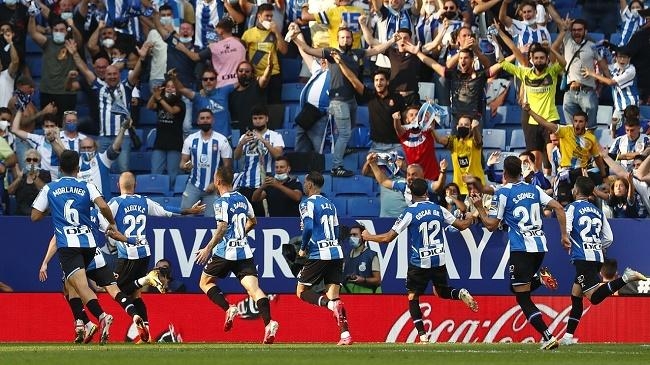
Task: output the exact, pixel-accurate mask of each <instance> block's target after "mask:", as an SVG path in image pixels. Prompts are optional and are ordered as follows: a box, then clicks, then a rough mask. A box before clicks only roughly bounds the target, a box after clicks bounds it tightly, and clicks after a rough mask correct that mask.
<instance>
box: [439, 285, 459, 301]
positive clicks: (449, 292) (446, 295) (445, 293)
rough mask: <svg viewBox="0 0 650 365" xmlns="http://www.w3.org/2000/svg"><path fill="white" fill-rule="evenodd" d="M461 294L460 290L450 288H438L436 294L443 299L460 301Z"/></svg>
mask: <svg viewBox="0 0 650 365" xmlns="http://www.w3.org/2000/svg"><path fill="white" fill-rule="evenodd" d="M454 291H456V293H455V294H456V295H454ZM459 292H460V291H459V290H457V289H454V288H452V287H450V286H436V293H437V294H438V296H439V297H440V298H442V299H458V293H459Z"/></svg>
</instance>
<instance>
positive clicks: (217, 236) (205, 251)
mask: <svg viewBox="0 0 650 365" xmlns="http://www.w3.org/2000/svg"><path fill="white" fill-rule="evenodd" d="M227 229H228V222H224V221H218V222H217V230H216V231H215V232H214V235H212V238H211V239H210V242H208V244H207V245H206V246H205V247H203V248H202V249H200V250H198V251H197V252H196V263H197V264H199V265H203V264H205V263H206V262H208V259H209V258H210V256H212V249H213V248H214V246H216V245H217V243H218V242H219V241H221V239H222V238H223V236H224V235H225V234H226V230H227Z"/></svg>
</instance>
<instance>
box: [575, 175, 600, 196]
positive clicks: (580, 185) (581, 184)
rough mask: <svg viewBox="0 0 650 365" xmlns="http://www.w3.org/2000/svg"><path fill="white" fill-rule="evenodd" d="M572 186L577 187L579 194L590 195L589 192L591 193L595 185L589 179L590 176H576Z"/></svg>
mask: <svg viewBox="0 0 650 365" xmlns="http://www.w3.org/2000/svg"><path fill="white" fill-rule="evenodd" d="M574 186H575V188H576V189H578V192H579V193H580V195H583V196H590V195H591V194H593V193H594V188H595V187H596V185H594V182H593V181H592V180H591V178H589V177H586V176H578V178H577V179H576V183H575V185H574Z"/></svg>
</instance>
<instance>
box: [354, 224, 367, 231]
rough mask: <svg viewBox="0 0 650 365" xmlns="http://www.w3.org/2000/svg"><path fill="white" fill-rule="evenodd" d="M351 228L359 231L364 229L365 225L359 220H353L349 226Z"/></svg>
mask: <svg viewBox="0 0 650 365" xmlns="http://www.w3.org/2000/svg"><path fill="white" fill-rule="evenodd" d="M353 228H356V229H358V230H360V231H361V232H363V231H365V230H366V226H364V225H363V224H361V223H359V222H354V224H353V225H352V226H350V230H352V229H353Z"/></svg>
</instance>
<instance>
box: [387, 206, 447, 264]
mask: <svg viewBox="0 0 650 365" xmlns="http://www.w3.org/2000/svg"><path fill="white" fill-rule="evenodd" d="M454 221H456V217H454V215H453V214H451V213H450V212H449V211H448V210H447V209H445V208H443V207H441V206H440V205H438V204H436V203H434V202H430V201H420V202H415V203H413V204H411V205H409V206H408V207H407V208H406V209H405V210H404V212H402V214H400V215H399V217H397V220H396V221H395V224H393V227H392V228H391V229H392V230H393V231H395V232H396V233H398V234H399V233H401V232H403V231H405V230H406V231H407V233H408V250H409V264H410V265H412V266H415V267H419V268H423V269H429V268H432V267H439V266H443V265H445V263H446V261H445V242H447V237H446V236H445V230H444V228H445V225H451V224H453V223H454Z"/></svg>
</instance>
